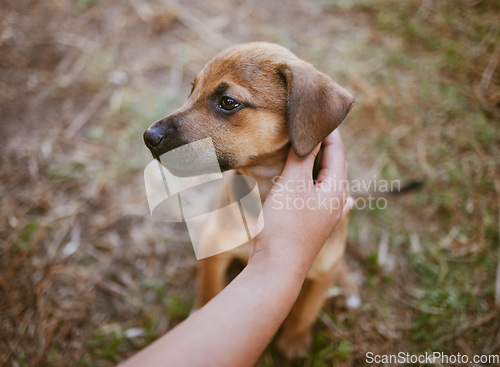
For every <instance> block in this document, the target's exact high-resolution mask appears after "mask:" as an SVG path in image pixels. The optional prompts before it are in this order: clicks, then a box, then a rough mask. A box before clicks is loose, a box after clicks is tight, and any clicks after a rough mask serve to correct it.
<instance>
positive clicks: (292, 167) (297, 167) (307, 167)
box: [283, 144, 321, 177]
mask: <svg viewBox="0 0 500 367" xmlns="http://www.w3.org/2000/svg"><path fill="white" fill-rule="evenodd" d="M320 146H321V144H318V145H317V146H316V147H315V148H314V149H313V151H312V152H311V153H309V154H308V155H307V156H306V157H304V158H299V157H298V156H297V155H296V154H295V152H294V151H293V149H292V148H290V151H289V152H288V158H287V159H286V164H285V168H284V169H283V174H284V175H285V176H287V175H291V176H296V175H299V176H301V177H302V176H305V177H310V176H311V172H312V169H313V166H314V160H315V159H316V156H317V155H318V153H319V149H320Z"/></svg>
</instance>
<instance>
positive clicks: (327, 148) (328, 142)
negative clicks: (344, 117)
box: [317, 129, 347, 183]
mask: <svg viewBox="0 0 500 367" xmlns="http://www.w3.org/2000/svg"><path fill="white" fill-rule="evenodd" d="M346 178H347V164H346V162H345V153H344V144H343V142H342V138H341V137H340V133H339V131H338V129H337V130H335V131H333V132H332V133H331V134H330V135H328V136H327V137H326V139H325V140H324V141H323V156H322V162H321V171H320V172H319V174H318V180H317V181H318V182H319V183H321V182H324V181H331V180H334V179H340V180H345V179H346Z"/></svg>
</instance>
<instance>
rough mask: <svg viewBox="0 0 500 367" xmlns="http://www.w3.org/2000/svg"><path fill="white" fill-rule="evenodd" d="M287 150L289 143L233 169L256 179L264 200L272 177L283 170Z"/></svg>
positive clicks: (271, 185)
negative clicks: (249, 163)
mask: <svg viewBox="0 0 500 367" xmlns="http://www.w3.org/2000/svg"><path fill="white" fill-rule="evenodd" d="M289 150H290V144H285V145H284V146H283V147H282V148H280V149H279V150H278V151H276V152H273V153H270V154H267V155H264V156H261V157H258V158H257V160H256V162H255V163H254V164H252V165H248V166H245V167H242V168H238V169H236V170H235V171H236V173H238V174H241V175H245V176H250V177H252V178H254V179H255V181H257V186H258V188H259V193H260V198H261V200H262V202H264V200H265V199H266V197H267V195H268V194H269V191H271V188H272V187H273V184H274V182H273V178H275V177H277V176H279V175H281V172H283V168H284V167H285V162H286V158H287V156H288V151H289Z"/></svg>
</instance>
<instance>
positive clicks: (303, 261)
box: [248, 236, 317, 286]
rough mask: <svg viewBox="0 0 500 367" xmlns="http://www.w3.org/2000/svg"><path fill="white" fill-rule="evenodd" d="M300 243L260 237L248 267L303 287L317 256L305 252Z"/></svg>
mask: <svg viewBox="0 0 500 367" xmlns="http://www.w3.org/2000/svg"><path fill="white" fill-rule="evenodd" d="M300 242H301V241H299V240H297V241H285V240H278V239H276V238H273V239H272V240H268V239H267V238H266V237H265V236H259V237H257V239H256V240H255V244H254V251H253V253H252V256H251V258H250V260H249V263H248V265H252V266H255V267H256V268H258V269H259V271H262V272H266V273H268V272H270V273H271V274H272V275H273V276H280V277H281V278H282V280H283V281H290V282H294V283H298V284H300V286H302V283H303V282H304V279H305V278H306V275H307V273H308V271H309V269H310V268H311V266H312V264H313V262H314V259H315V258H316V255H317V254H316V253H314V254H313V253H311V251H303V249H304V247H303V244H302V243H300Z"/></svg>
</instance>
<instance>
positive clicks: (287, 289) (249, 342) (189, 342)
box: [124, 256, 307, 367]
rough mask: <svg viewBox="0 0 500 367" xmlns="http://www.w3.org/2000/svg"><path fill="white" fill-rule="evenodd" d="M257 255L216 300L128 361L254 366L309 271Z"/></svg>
mask: <svg viewBox="0 0 500 367" xmlns="http://www.w3.org/2000/svg"><path fill="white" fill-rule="evenodd" d="M281 260H282V261H281V262H280V259H279V258H277V257H274V256H269V257H262V258H255V259H253V261H251V262H250V263H249V265H248V266H247V267H246V268H245V269H244V270H243V271H242V272H241V273H240V274H239V275H238V277H236V278H235V279H234V280H233V282H231V283H230V284H229V285H228V286H227V287H226V288H225V289H224V290H223V291H222V292H221V293H220V294H219V295H217V296H216V297H215V298H214V299H212V301H210V302H209V303H208V304H207V305H205V306H204V307H203V308H202V309H200V310H198V311H197V312H196V313H195V314H194V315H192V316H191V317H190V318H189V319H187V320H185V321H184V322H183V323H182V324H180V325H178V326H177V327H176V328H175V329H173V330H172V331H170V332H169V333H168V334H166V335H164V336H163V337H161V338H160V339H159V340H158V341H156V342H155V343H154V344H152V345H151V346H150V347H148V348H146V349H145V350H143V351H142V352H140V353H139V354H137V355H136V356H134V357H133V358H132V359H131V360H129V361H127V362H126V363H125V364H124V366H137V365H140V366H141V367H146V366H150V365H151V366H161V365H168V366H210V365H212V366H234V365H238V366H243V365H246V364H247V365H253V364H255V362H256V361H257V359H258V358H259V356H260V355H261V354H262V352H263V351H264V349H265V348H266V346H267V345H268V344H269V342H270V340H271V339H272V337H273V335H274V334H275V333H276V331H277V330H278V328H279V326H280V325H281V323H282V322H283V320H284V319H285V317H286V315H287V314H288V312H289V311H290V308H291V307H292V305H293V303H294V302H295V299H296V298H297V296H298V293H299V291H300V287H301V285H302V282H303V280H304V278H305V274H306V273H307V271H302V270H300V271H294V269H287V264H288V265H290V266H292V265H293V264H292V263H291V262H290V261H288V260H287V259H286V257H285V258H282V259H281Z"/></svg>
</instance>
